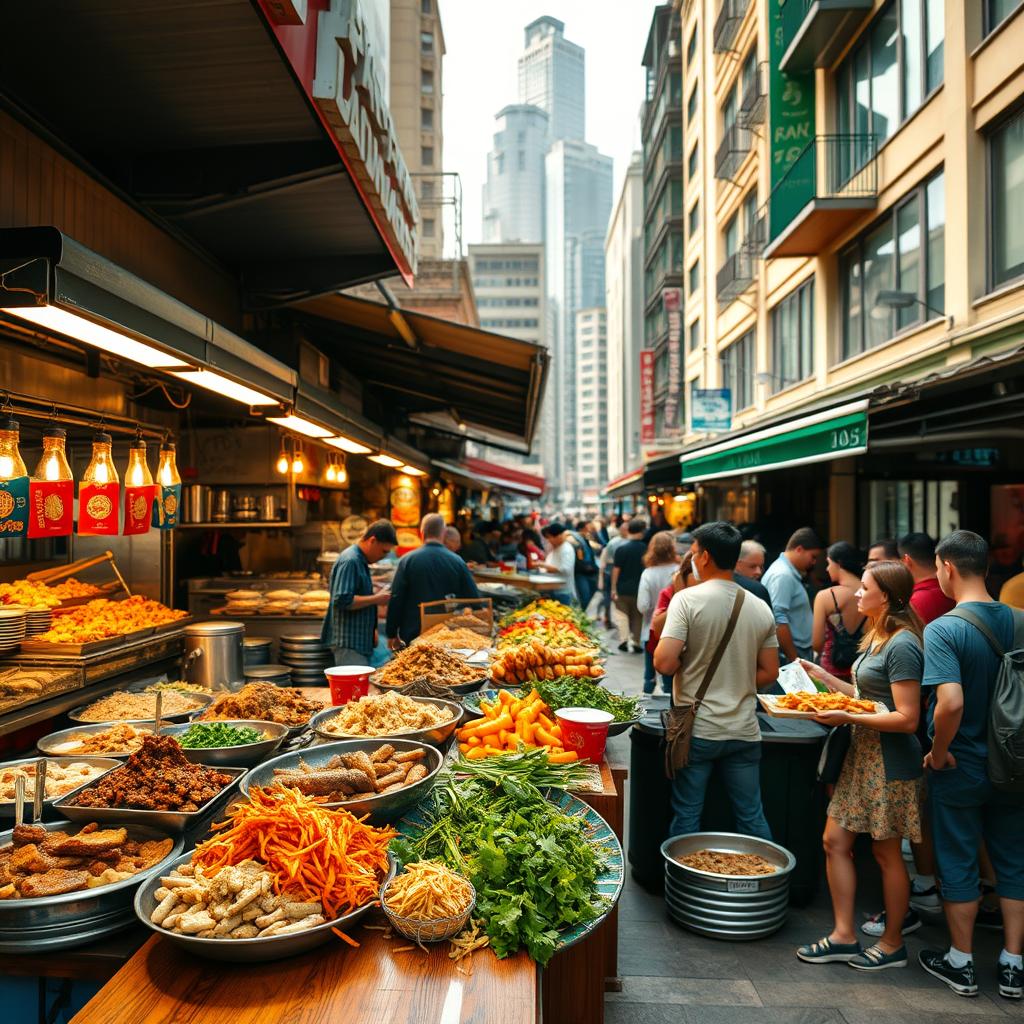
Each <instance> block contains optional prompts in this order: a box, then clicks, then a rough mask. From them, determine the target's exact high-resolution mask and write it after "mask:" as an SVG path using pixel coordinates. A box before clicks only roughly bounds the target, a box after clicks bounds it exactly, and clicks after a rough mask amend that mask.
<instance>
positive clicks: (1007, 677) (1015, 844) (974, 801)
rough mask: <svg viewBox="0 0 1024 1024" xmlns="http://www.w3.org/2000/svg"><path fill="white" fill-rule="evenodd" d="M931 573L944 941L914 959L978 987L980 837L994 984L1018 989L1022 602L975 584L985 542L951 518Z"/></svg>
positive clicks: (1022, 869)
mask: <svg viewBox="0 0 1024 1024" xmlns="http://www.w3.org/2000/svg"><path fill="white" fill-rule="evenodd" d="M935 563H936V569H937V575H938V580H939V585H940V586H941V587H942V591H943V593H944V594H946V595H947V596H948V597H950V598H952V599H953V600H954V601H955V602H956V607H955V608H954V609H953V610H952V611H950V612H948V613H947V614H946V615H943V616H941V617H940V618H938V619H935V620H934V621H933V622H931V623H929V624H928V626H927V627H926V628H925V633H924V666H925V667H924V679H923V680H922V686H924V687H931V688H934V692H935V701H934V703H933V704H932V708H931V715H930V718H931V721H930V723H929V725H930V732H931V734H932V749H931V752H930V753H929V754H928V755H927V756H926V757H925V760H924V765H925V769H926V771H927V784H928V796H929V805H930V809H931V818H932V831H933V837H934V840H935V854H936V861H937V864H938V874H939V881H940V887H941V891H942V901H943V909H944V910H945V913H946V922H947V924H948V926H949V932H950V938H951V940H952V942H951V945H950V948H949V950H948V951H947V952H943V951H942V950H930V949H926V950H922V951H921V953H920V954H919V955H918V958H919V960H920V962H921V966H922V967H923V968H924V969H925V970H926V971H927V972H928V973H929V974H932V975H934V976H935V977H936V978H939V979H940V980H941V981H943V982H945V983H946V984H947V985H948V986H949V987H950V988H951V989H952V990H953V991H954V992H956V993H957V994H958V995H962V996H976V995H977V994H978V982H977V976H976V973H975V968H974V957H973V954H972V944H973V933H974V923H975V918H976V917H977V913H978V898H979V896H980V878H979V869H978V846H979V844H980V842H981V841H982V839H984V841H985V845H986V847H987V849H988V853H989V856H990V858H991V860H992V864H993V866H994V868H995V873H996V879H997V882H996V891H997V893H998V895H999V901H1000V906H1001V909H1002V912H1003V950H1002V953H1001V954H1000V956H999V963H998V966H997V977H998V986H999V994H1000V995H1001V996H1004V997H1006V998H1007V999H1020V998H1021V996H1022V993H1024V968H1022V960H1021V952H1022V943H1024V669H1022V665H1024V654H1019V655H1018V656H1017V657H1016V658H1013V657H1004V655H1006V654H1009V652H1020V649H1021V648H1024V614H1021V613H1020V612H1016V611H1014V610H1013V609H1011V608H1009V607H1007V606H1006V605H1004V604H1000V603H999V602H997V601H993V600H992V598H991V597H990V596H989V594H988V591H987V590H986V588H985V574H986V572H987V570H988V544H987V543H986V542H985V541H984V540H983V539H982V538H981V537H979V536H978V535H977V534H976V533H971V532H970V531H969V530H957V531H955V532H954V533H952V534H950V535H949V536H948V537H946V538H945V540H943V541H942V542H941V543H940V544H939V545H938V546H937V548H936V550H935Z"/></svg>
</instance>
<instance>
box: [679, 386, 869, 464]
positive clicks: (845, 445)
mask: <svg viewBox="0 0 1024 1024" xmlns="http://www.w3.org/2000/svg"><path fill="white" fill-rule="evenodd" d="M867 409H868V403H867V402H866V401H860V402H850V403H847V404H846V405H842V406H838V407H837V408H833V409H825V410H823V411H821V412H818V413H814V414H812V415H810V416H802V417H800V418H799V419H796V420H790V421H789V422H787V423H779V424H776V425H775V426H772V427H767V428H765V429H764V430H757V431H754V432H753V433H747V434H741V435H740V436H738V437H734V438H731V439H729V440H727V441H722V442H719V443H718V444H712V445H709V446H707V447H705V448H698V449H696V450H695V451H692V452H684V453H683V454H682V455H681V456H680V457H679V461H680V462H681V463H682V479H683V482H684V483H699V482H700V481H703V480H715V479H718V478H720V477H727V476H738V475H740V474H742V473H762V472H765V471H767V470H771V469H781V468H782V467H785V466H800V465H805V464H807V463H811V462H827V461H828V460H830V459H841V458H846V457H847V456H850V455H863V454H864V452H866V451H867V449H868V412H867Z"/></svg>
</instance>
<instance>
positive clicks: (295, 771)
mask: <svg viewBox="0 0 1024 1024" xmlns="http://www.w3.org/2000/svg"><path fill="white" fill-rule="evenodd" d="M426 756H427V752H426V751H425V750H422V749H421V750H405V751H402V753H400V754H396V753H395V748H394V747H393V746H391V744H390V743H389V744H386V745H385V746H382V747H378V748H377V749H376V750H374V751H372V752H371V753H369V754H368V753H367V752H366V751H365V750H360V751H356V753H354V754H336V755H335V756H334V757H332V758H331V759H330V761H328V762H327V764H325V765H323V766H322V767H320V768H310V767H309V765H307V764H306V763H305V762H304V761H301V760H300V761H299V764H298V766H297V767H295V768H275V769H274V776H275V778H274V781H275V782H279V783H280V784H281V785H282V786H288V787H289V788H290V789H297V790H298V791H299V792H300V793H302V794H304V795H305V796H310V797H313V799H314V800H316V802H317V803H324V804H343V803H349V802H352V801H356V800H366V799H368V798H369V797H372V796H376V795H378V794H380V793H392V792H396V791H397V790H399V789H405V788H406V787H407V786H412V785H413V784H414V783H417V782H420V781H422V780H423V779H425V778H426V777H427V775H428V769H427V766H426V765H425V764H423V763H422V762H423V761H424V760H425V759H426Z"/></svg>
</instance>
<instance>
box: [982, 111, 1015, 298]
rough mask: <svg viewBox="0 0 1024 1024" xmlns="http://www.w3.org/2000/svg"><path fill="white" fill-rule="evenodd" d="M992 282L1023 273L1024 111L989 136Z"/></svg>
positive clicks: (1001, 281) (1005, 279) (1010, 278)
mask: <svg viewBox="0 0 1024 1024" xmlns="http://www.w3.org/2000/svg"><path fill="white" fill-rule="evenodd" d="M988 146H989V164H990V173H989V190H990V192H991V197H990V199H989V209H990V210H991V213H990V215H989V223H990V224H991V225H992V227H991V232H992V238H991V241H990V246H991V256H990V260H991V266H992V273H991V278H992V285H993V286H997V285H1000V284H1003V282H1005V281H1010V280H1012V279H1013V278H1015V277H1020V276H1021V275H1024V111H1022V112H1020V113H1018V114H1017V115H1016V117H1013V118H1012V119H1011V120H1009V121H1008V122H1006V123H1005V124H1004V125H1002V126H1001V127H1000V128H999V129H998V130H997V131H995V132H994V133H993V134H992V136H991V137H990V139H989V144H988Z"/></svg>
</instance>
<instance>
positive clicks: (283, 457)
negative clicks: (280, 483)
mask: <svg viewBox="0 0 1024 1024" xmlns="http://www.w3.org/2000/svg"><path fill="white" fill-rule="evenodd" d="M290 465H291V462H290V460H289V459H288V451H287V449H286V448H285V446H284V441H283V440H282V441H281V454H280V455H278V457H277V462H276V463H274V468H275V469H276V470H277V471H278V473H280V474H281V476H287V475H288V468H289V466H290Z"/></svg>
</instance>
